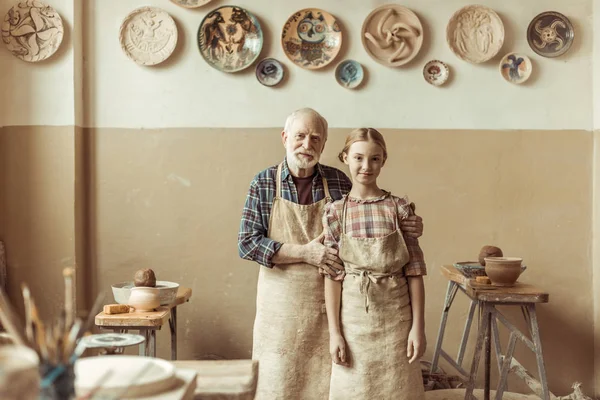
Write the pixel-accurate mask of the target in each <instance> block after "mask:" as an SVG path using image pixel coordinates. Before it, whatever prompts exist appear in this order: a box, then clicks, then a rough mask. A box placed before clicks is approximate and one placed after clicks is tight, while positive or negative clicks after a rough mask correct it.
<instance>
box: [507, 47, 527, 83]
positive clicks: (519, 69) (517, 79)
mask: <svg viewBox="0 0 600 400" xmlns="http://www.w3.org/2000/svg"><path fill="white" fill-rule="evenodd" d="M499 67H500V73H501V74H502V77H503V78H504V79H506V81H508V82H510V83H516V84H521V83H523V82H525V81H526V80H527V79H529V77H530V76H531V71H532V69H533V68H532V65H531V60H530V59H529V57H527V56H526V55H525V54H520V53H509V54H507V55H505V56H504V57H502V60H500V65H499Z"/></svg>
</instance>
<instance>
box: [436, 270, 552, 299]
mask: <svg viewBox="0 0 600 400" xmlns="http://www.w3.org/2000/svg"><path fill="white" fill-rule="evenodd" d="M440 270H441V272H442V275H444V276H445V277H446V278H447V279H449V280H451V281H453V282H456V283H458V284H459V285H461V287H462V288H463V289H464V290H465V292H466V294H467V295H468V296H469V297H471V298H472V299H477V300H481V301H488V302H493V303H547V302H548V301H549V297H550V296H549V294H548V293H547V292H545V291H543V290H542V289H540V288H538V287H536V286H534V285H529V284H527V283H521V282H517V283H516V284H515V286H513V287H500V286H488V285H474V286H475V287H473V286H471V284H470V279H468V278H467V277H466V276H464V275H463V274H461V273H460V271H459V270H457V269H456V268H455V267H454V266H453V265H442V267H441V269H440Z"/></svg>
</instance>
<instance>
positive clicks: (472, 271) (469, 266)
mask: <svg viewBox="0 0 600 400" xmlns="http://www.w3.org/2000/svg"><path fill="white" fill-rule="evenodd" d="M453 265H454V268H456V269H457V270H458V271H459V272H460V273H462V274H463V275H464V276H466V277H467V278H469V279H475V278H476V277H478V276H485V268H484V267H483V265H481V264H479V262H477V261H461V262H457V263H454V264H453Z"/></svg>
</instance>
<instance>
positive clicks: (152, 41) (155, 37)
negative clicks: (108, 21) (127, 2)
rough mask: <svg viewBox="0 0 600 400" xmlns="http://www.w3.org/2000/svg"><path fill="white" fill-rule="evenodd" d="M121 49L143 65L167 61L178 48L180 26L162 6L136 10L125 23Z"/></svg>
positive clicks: (121, 36) (120, 33)
mask: <svg viewBox="0 0 600 400" xmlns="http://www.w3.org/2000/svg"><path fill="white" fill-rule="evenodd" d="M119 40H120V41H121V49H123V52H124V53H125V55H127V57H129V58H130V59H131V60H133V61H135V62H136V63H138V64H140V65H156V64H160V63H161V62H163V61H165V60H166V59H167V58H169V56H170V55H171V54H172V53H173V50H175V47H176V46H177V26H176V25H175V21H174V20H173V18H171V16H170V15H169V14H168V13H167V12H166V11H164V10H162V9H160V8H158V7H140V8H138V9H135V10H133V11H132V12H131V13H130V14H129V15H128V16H127V17H125V19H124V20H123V23H122V24H121V29H120V31H119Z"/></svg>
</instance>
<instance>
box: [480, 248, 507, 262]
mask: <svg viewBox="0 0 600 400" xmlns="http://www.w3.org/2000/svg"><path fill="white" fill-rule="evenodd" d="M503 256H504V254H502V250H500V248H499V247H496V246H483V247H482V248H481V251H480V252H479V264H481V265H483V266H485V257H503Z"/></svg>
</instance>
